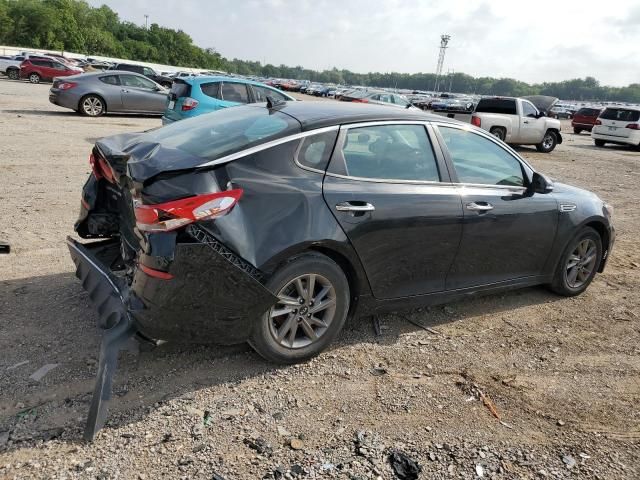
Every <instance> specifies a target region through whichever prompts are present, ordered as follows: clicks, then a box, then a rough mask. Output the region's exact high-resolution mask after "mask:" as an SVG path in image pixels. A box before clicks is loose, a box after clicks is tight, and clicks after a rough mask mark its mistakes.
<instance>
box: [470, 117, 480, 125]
mask: <svg viewBox="0 0 640 480" xmlns="http://www.w3.org/2000/svg"><path fill="white" fill-rule="evenodd" d="M471 125H473V126H474V127H480V126H482V120H481V119H480V117H476V116H475V115H472V116H471Z"/></svg>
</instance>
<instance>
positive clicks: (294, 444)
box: [289, 438, 304, 450]
mask: <svg viewBox="0 0 640 480" xmlns="http://www.w3.org/2000/svg"><path fill="white" fill-rule="evenodd" d="M289 445H290V446H291V448H292V449H293V450H302V449H303V448H304V443H303V442H302V440H300V439H299V438H292V439H291V442H289Z"/></svg>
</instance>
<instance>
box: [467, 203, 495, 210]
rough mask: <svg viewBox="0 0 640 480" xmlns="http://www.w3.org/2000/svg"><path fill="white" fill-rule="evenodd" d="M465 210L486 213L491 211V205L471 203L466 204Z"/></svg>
mask: <svg viewBox="0 0 640 480" xmlns="http://www.w3.org/2000/svg"><path fill="white" fill-rule="evenodd" d="M467 210H473V211H475V212H486V211H489V210H493V205H491V204H490V203H487V202H480V203H476V202H471V203H467Z"/></svg>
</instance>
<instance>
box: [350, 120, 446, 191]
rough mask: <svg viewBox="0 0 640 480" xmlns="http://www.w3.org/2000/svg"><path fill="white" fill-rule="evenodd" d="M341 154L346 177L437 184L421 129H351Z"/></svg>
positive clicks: (410, 127) (393, 127)
mask: <svg viewBox="0 0 640 480" xmlns="http://www.w3.org/2000/svg"><path fill="white" fill-rule="evenodd" d="M342 154H343V157H344V162H345V170H346V173H347V175H349V176H353V177H361V178H378V179H390V180H415V181H430V182H438V181H440V176H439V174H438V167H437V164H436V159H435V155H434V153H433V149H432V148H431V142H430V141H429V137H428V136H427V132H426V130H425V127H424V126H423V125H380V126H373V127H359V128H351V129H349V131H348V132H347V135H346V138H345V140H344V144H343V145H342Z"/></svg>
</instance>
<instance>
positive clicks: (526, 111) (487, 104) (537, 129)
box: [436, 96, 562, 153]
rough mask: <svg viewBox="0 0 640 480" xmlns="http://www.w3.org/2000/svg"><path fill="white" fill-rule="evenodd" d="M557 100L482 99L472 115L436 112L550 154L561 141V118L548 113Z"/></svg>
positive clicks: (538, 98)
mask: <svg viewBox="0 0 640 480" xmlns="http://www.w3.org/2000/svg"><path fill="white" fill-rule="evenodd" d="M556 101H557V98H553V97H544V96H534V97H524V98H513V97H495V98H482V99H481V100H480V101H479V102H478V105H477V106H476V108H475V111H474V112H473V113H472V114H469V113H467V114H464V113H455V114H452V113H449V114H447V113H446V112H442V113H440V112H436V113H440V114H441V115H446V116H447V117H450V118H455V119H456V120H460V121H463V122H469V123H471V124H472V125H475V126H476V127H480V128H482V129H484V130H487V131H489V132H491V133H492V134H493V135H495V136H496V137H498V138H499V139H500V140H502V141H504V142H506V143H508V144H511V145H535V146H536V148H537V149H538V151H539V152H544V153H549V152H551V151H553V149H554V148H556V145H557V144H559V143H562V135H561V134H560V121H559V120H556V119H554V118H549V117H547V116H546V113H547V112H548V110H549V109H550V108H551V107H552V106H553V104H554V103H555V102H556Z"/></svg>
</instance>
